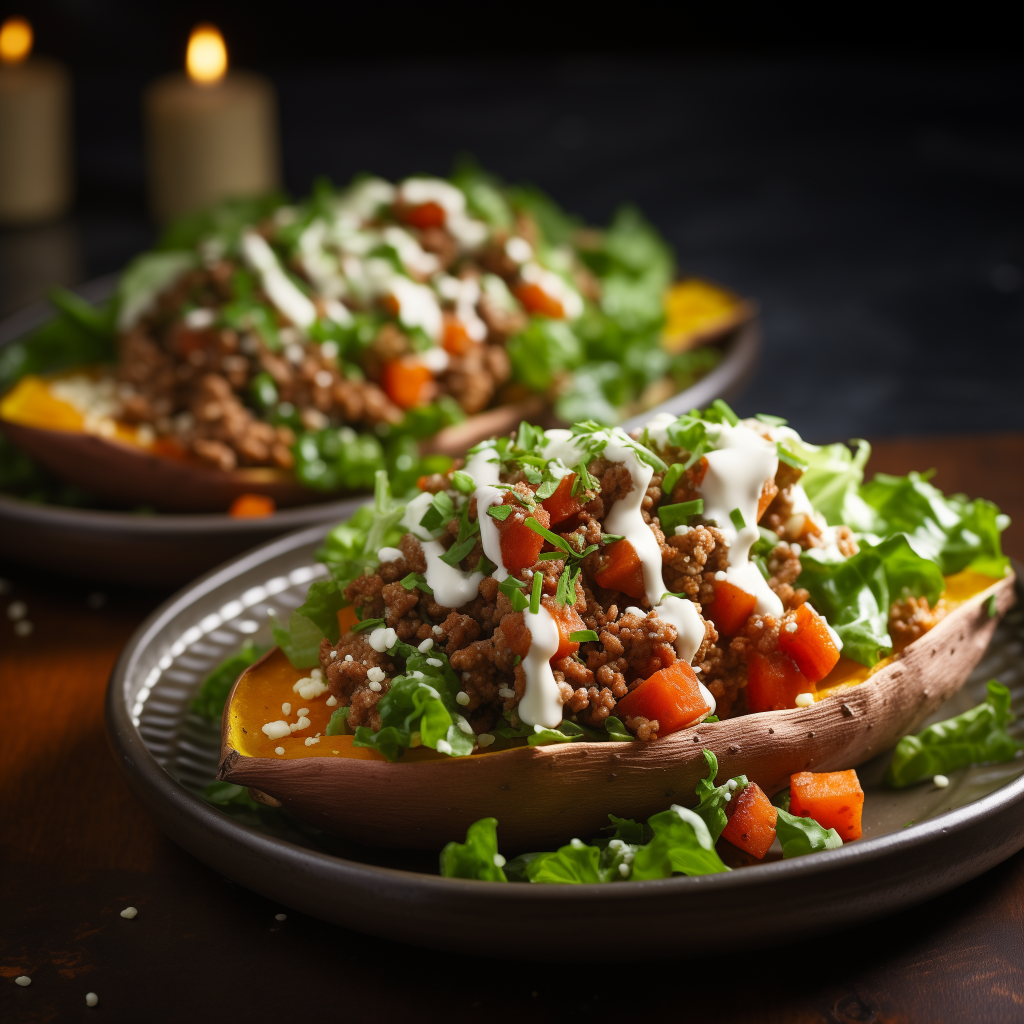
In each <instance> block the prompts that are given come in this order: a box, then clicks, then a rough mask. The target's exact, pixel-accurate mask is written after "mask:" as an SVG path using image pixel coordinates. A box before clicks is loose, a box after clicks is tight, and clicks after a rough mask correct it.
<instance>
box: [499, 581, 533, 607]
mask: <svg viewBox="0 0 1024 1024" xmlns="http://www.w3.org/2000/svg"><path fill="white" fill-rule="evenodd" d="M525 586H526V584H525V583H524V582H523V581H522V580H517V579H516V578H515V577H514V576H506V577H505V579H503V580H502V581H501V582H500V583H499V584H498V589H499V590H500V591H501V592H502V593H503V594H504V595H505V596H506V597H507V598H508V599H509V601H511V602H512V610H513V611H515V612H522V611H525V610H526V609H527V608H529V607H530V602H529V601H528V600H527V599H526V597H525V595H524V594H523V591H522V589H521V588H523V587H525Z"/></svg>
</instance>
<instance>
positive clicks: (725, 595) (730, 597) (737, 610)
mask: <svg viewBox="0 0 1024 1024" xmlns="http://www.w3.org/2000/svg"><path fill="white" fill-rule="evenodd" d="M756 604H757V598H756V597H754V595H753V594H748V593H747V592H746V591H745V590H741V589H740V588H739V587H737V586H736V585H735V584H732V583H730V582H729V581H728V580H716V581H715V598H714V600H713V601H712V602H711V603H710V604H707V605H704V607H703V615H704V618H705V619H710V620H711V621H712V622H713V623H714V624H715V629H717V630H718V632H719V635H720V636H735V635H736V634H737V633H738V632H739V631H740V630H741V629H742V628H743V626H744V625H745V624H746V621H747V619H749V618H750V616H751V615H753V614H754V607H755V605H756Z"/></svg>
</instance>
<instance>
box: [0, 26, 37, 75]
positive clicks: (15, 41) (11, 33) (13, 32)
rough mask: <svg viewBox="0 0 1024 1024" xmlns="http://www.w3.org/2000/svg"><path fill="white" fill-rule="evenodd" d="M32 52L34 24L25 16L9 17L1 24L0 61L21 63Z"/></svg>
mask: <svg viewBox="0 0 1024 1024" xmlns="http://www.w3.org/2000/svg"><path fill="white" fill-rule="evenodd" d="M31 52H32V26H31V25H30V24H29V23H28V22H27V21H26V20H25V19H24V18H18V17H13V18H8V19H7V20H6V21H5V22H4V23H3V25H0V61H2V62H3V63H4V64H20V63H21V62H22V61H23V60H25V59H26V58H27V57H28V55H29V54H30V53H31Z"/></svg>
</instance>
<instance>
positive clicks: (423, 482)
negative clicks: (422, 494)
mask: <svg viewBox="0 0 1024 1024" xmlns="http://www.w3.org/2000/svg"><path fill="white" fill-rule="evenodd" d="M416 486H417V487H418V488H419V489H420V490H421V491H425V490H426V489H427V478H426V476H421V477H420V478H419V479H418V480H417V481H416Z"/></svg>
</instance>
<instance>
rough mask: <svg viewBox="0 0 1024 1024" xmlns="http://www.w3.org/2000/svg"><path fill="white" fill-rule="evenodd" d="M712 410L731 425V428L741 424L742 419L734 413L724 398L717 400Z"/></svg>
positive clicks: (712, 405) (713, 403)
mask: <svg viewBox="0 0 1024 1024" xmlns="http://www.w3.org/2000/svg"><path fill="white" fill-rule="evenodd" d="M711 408H712V409H714V410H715V411H716V412H718V414H719V415H720V416H721V417H722V420H723V421H724V422H726V423H728V424H729V426H730V427H735V426H737V425H738V424H739V422H740V418H739V416H737V415H736V413H734V412H733V411H732V409H731V408H730V407H729V404H728V403H727V402H726V401H725V399H724V398H716V399H715V400H714V401H713V402H712V403H711Z"/></svg>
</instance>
